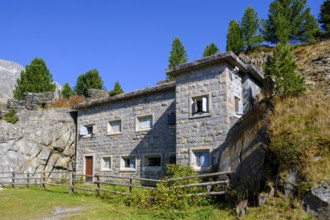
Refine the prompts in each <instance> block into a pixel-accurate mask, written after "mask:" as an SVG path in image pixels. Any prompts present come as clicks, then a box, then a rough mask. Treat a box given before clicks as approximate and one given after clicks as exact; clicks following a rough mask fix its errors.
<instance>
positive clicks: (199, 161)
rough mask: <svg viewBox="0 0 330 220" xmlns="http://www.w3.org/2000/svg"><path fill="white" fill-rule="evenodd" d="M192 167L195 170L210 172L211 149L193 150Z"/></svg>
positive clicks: (191, 156)
mask: <svg viewBox="0 0 330 220" xmlns="http://www.w3.org/2000/svg"><path fill="white" fill-rule="evenodd" d="M190 165H191V166H192V167H193V168H194V169H195V170H198V171H200V170H208V169H209V167H210V151H209V149H205V150H203V149H197V150H192V151H191V153H190Z"/></svg>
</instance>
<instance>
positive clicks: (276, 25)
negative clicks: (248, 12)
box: [262, 0, 319, 44]
mask: <svg viewBox="0 0 330 220" xmlns="http://www.w3.org/2000/svg"><path fill="white" fill-rule="evenodd" d="M313 19H314V20H315V18H314V17H313V16H312V15H311V14H310V8H306V0H275V1H274V2H272V3H271V4H270V6H269V13H268V19H267V20H263V21H262V33H263V35H264V39H265V40H266V41H268V42H271V43H274V44H277V43H279V42H282V43H287V42H289V41H291V42H293V43H297V42H307V43H310V42H313V41H314V40H315V39H314V36H315V35H316V34H317V33H318V29H319V28H318V26H317V23H316V22H314V21H312V20H313ZM305 32H309V33H308V34H303V36H302V33H305Z"/></svg>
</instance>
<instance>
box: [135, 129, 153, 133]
mask: <svg viewBox="0 0 330 220" xmlns="http://www.w3.org/2000/svg"><path fill="white" fill-rule="evenodd" d="M150 130H151V128H147V129H138V130H135V132H136V133H138V132H144V131H150Z"/></svg>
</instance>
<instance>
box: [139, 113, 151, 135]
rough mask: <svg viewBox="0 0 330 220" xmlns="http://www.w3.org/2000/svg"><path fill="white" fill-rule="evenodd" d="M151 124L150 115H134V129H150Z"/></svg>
mask: <svg viewBox="0 0 330 220" xmlns="http://www.w3.org/2000/svg"><path fill="white" fill-rule="evenodd" d="M152 124H153V121H152V115H144V116H138V117H136V130H137V131H145V130H149V129H151V127H152Z"/></svg>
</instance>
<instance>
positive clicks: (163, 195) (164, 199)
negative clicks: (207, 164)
mask: <svg viewBox="0 0 330 220" xmlns="http://www.w3.org/2000/svg"><path fill="white" fill-rule="evenodd" d="M166 173H167V176H166V178H165V179H167V180H168V179H170V178H180V177H185V176H194V175H196V172H194V171H193V169H192V168H191V167H188V166H187V167H182V166H177V165H170V164H169V165H167V167H166ZM198 182H200V180H198V179H187V180H180V181H175V182H173V183H171V182H170V183H168V182H167V183H159V184H157V190H155V191H151V192H148V193H141V192H134V193H133V195H132V196H131V197H130V198H126V200H125V203H126V204H127V205H129V206H133V205H134V206H137V207H139V208H159V209H165V210H176V209H186V208H188V207H190V206H192V205H206V204H209V200H207V199H206V197H203V196H196V197H192V196H189V194H193V193H198V192H202V191H201V190H202V189H201V188H200V187H189V188H179V187H176V186H180V185H186V184H192V183H198Z"/></svg>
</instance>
